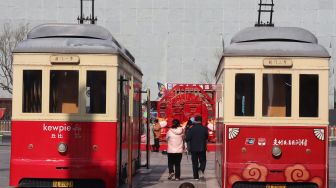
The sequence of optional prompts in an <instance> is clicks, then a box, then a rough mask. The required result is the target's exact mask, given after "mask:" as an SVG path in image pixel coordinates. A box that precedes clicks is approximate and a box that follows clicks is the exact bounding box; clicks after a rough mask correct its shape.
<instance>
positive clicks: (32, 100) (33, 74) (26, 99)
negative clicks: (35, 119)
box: [22, 70, 42, 113]
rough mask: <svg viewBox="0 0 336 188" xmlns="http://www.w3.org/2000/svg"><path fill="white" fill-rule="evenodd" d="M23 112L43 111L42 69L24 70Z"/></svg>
mask: <svg viewBox="0 0 336 188" xmlns="http://www.w3.org/2000/svg"><path fill="white" fill-rule="evenodd" d="M22 101H23V103H22V112H24V113H41V111H42V109H41V107H42V70H24V71H23V95H22Z"/></svg>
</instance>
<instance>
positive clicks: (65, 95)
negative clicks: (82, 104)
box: [49, 70, 78, 113]
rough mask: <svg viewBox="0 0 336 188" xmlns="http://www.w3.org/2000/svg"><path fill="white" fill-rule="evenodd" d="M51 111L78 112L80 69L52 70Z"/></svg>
mask: <svg viewBox="0 0 336 188" xmlns="http://www.w3.org/2000/svg"><path fill="white" fill-rule="evenodd" d="M49 112H50V113H78V71H73V70H52V71H50V95H49Z"/></svg>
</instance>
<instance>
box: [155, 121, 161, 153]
mask: <svg viewBox="0 0 336 188" xmlns="http://www.w3.org/2000/svg"><path fill="white" fill-rule="evenodd" d="M153 131H154V148H153V150H154V151H155V152H159V151H160V135H161V125H160V123H159V120H158V119H155V120H154V127H153Z"/></svg>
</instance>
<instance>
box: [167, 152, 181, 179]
mask: <svg viewBox="0 0 336 188" xmlns="http://www.w3.org/2000/svg"><path fill="white" fill-rule="evenodd" d="M181 160H182V153H168V169H169V174H171V173H173V172H175V178H180V176H181ZM174 167H175V171H174Z"/></svg>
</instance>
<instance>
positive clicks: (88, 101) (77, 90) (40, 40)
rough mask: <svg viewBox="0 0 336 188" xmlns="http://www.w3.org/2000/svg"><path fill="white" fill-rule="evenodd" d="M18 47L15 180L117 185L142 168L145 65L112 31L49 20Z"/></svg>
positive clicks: (93, 187)
mask: <svg viewBox="0 0 336 188" xmlns="http://www.w3.org/2000/svg"><path fill="white" fill-rule="evenodd" d="M13 54H14V59H13V75H14V84H13V99H14V100H13V118H12V147H11V160H10V185H11V186H15V187H87V188H113V187H117V186H118V185H119V184H120V183H122V182H124V181H125V180H126V177H127V176H129V175H130V174H133V172H135V169H136V168H138V167H139V164H140V150H139V149H140V145H139V144H140V132H139V131H140V124H141V121H140V114H141V113H140V110H141V108H140V105H141V101H140V99H141V97H140V93H141V91H140V90H141V84H142V81H141V80H142V72H141V70H140V68H139V67H138V66H137V65H136V64H135V63H134V58H133V56H132V55H131V54H130V53H129V52H128V51H127V50H126V49H125V48H123V47H122V46H121V45H120V44H119V43H118V42H117V41H116V40H115V39H114V38H113V36H112V35H111V34H110V32H109V31H107V30H106V29H104V28H102V27H100V26H97V25H75V24H46V25H41V26H38V27H35V28H34V29H32V30H31V31H30V32H29V33H28V37H27V40H24V41H22V42H21V43H19V44H18V46H17V47H16V48H15V50H14V52H13Z"/></svg>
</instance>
